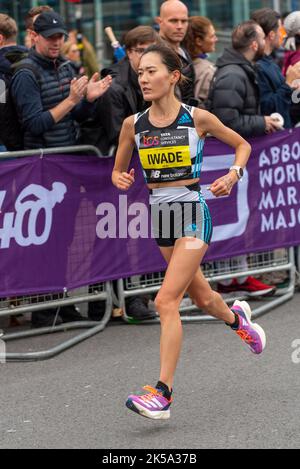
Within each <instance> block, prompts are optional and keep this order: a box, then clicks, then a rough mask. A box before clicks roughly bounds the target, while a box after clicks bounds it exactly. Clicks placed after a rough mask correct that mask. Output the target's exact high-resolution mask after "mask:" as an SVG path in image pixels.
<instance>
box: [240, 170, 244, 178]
mask: <svg viewBox="0 0 300 469" xmlns="http://www.w3.org/2000/svg"><path fill="white" fill-rule="evenodd" d="M243 176H244V170H243V168H239V177H240V178H242V177H243Z"/></svg>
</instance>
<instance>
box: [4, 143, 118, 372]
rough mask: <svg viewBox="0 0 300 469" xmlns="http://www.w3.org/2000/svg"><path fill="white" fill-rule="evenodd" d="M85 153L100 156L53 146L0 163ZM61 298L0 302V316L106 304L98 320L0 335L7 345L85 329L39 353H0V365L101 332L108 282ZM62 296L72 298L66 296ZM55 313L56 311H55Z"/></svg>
mask: <svg viewBox="0 0 300 469" xmlns="http://www.w3.org/2000/svg"><path fill="white" fill-rule="evenodd" d="M83 152H84V153H85V154H95V155H96V156H98V157H102V154H101V153H100V151H99V150H98V149H97V148H96V147H93V146H91V145H82V146H70V147H56V148H49V149H43V148H41V149H38V150H26V151H17V152H3V153H0V162H1V159H7V158H22V157H26V156H34V155H37V156H40V157H42V156H44V155H50V154H60V153H63V154H67V153H71V154H72V155H73V154H76V153H83ZM57 293H58V294H61V295H62V298H60V299H57V296H58V295H57V294H47V295H33V296H24V297H18V298H14V299H12V298H11V299H0V317H4V316H16V315H18V314H22V313H28V312H35V311H41V310H45V309H49V308H60V307H62V306H66V305H71V304H80V303H84V302H90V301H97V300H98V301H99V300H103V301H105V303H106V307H105V313H104V316H103V318H102V320H101V321H99V322H95V321H89V320H86V321H85V320H84V321H76V322H70V323H64V324H61V325H57V326H56V325H53V326H50V327H40V328H37V329H31V330H26V331H19V332H14V333H7V334H4V335H2V336H1V341H4V342H8V341H11V340H15V339H21V338H27V337H35V336H39V335H42V334H49V333H53V332H61V331H68V330H72V329H79V328H80V329H81V328H83V329H84V328H88V329H89V330H88V331H84V332H81V333H79V334H77V335H76V336H75V337H72V338H71V339H67V340H65V341H63V342H62V343H60V344H59V345H56V346H55V347H52V348H50V349H48V350H41V351H35V352H22V353H21V352H6V353H5V354H4V356H2V355H3V354H1V353H0V363H1V360H2V361H3V360H5V361H32V360H44V359H47V358H51V357H53V356H55V355H57V354H59V353H61V352H63V351H64V350H67V349H68V348H70V347H72V346H73V345H76V344H78V343H79V342H82V341H83V340H85V339H88V338H89V337H92V336H93V335H95V334H97V333H98V332H100V331H102V330H103V329H104V328H105V326H106V324H107V323H108V321H109V319H110V316H111V311H112V292H111V284H110V282H106V283H104V284H103V283H101V284H99V285H98V286H97V287H89V288H88V292H87V293H83V294H78V293H77V290H76V291H75V293H74V292H57ZM66 293H68V294H70V295H72V296H68V297H66ZM57 313H58V311H57Z"/></svg>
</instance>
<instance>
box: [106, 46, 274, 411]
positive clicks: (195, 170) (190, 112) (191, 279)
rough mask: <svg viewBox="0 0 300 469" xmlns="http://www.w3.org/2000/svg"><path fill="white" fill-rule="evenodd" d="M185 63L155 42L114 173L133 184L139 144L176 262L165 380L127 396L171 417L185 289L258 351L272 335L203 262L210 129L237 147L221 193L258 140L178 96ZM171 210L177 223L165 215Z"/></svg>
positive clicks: (163, 315)
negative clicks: (221, 290)
mask: <svg viewBox="0 0 300 469" xmlns="http://www.w3.org/2000/svg"><path fill="white" fill-rule="evenodd" d="M180 70H181V63H180V60H179V59H178V56H177V55H176V54H175V53H174V52H173V51H172V49H171V48H169V47H167V46H165V45H153V46H150V47H149V48H148V49H147V50H146V51H145V52H144V53H143V55H142V56H141V60H140V64H139V69H138V76H139V84H140V86H141V89H142V92H143V97H144V100H145V101H150V102H151V106H150V108H149V109H147V110H146V111H144V112H142V113H138V114H136V115H134V116H130V117H128V118H127V119H125V120H124V123H123V127H122V130H121V134H120V140H119V147H118V151H117V155H116V161H115V166H114V169H113V173H112V181H113V184H114V185H115V186H116V187H117V188H118V189H121V190H128V189H129V188H130V186H131V185H132V184H133V183H134V180H135V177H134V169H130V170H129V172H128V168H129V165H130V160H131V155H132V152H133V150H134V148H135V146H136V147H137V149H138V152H139V157H140V161H141V165H142V167H143V172H144V177H145V180H146V183H147V186H148V188H149V191H150V208H151V218H152V226H153V233H154V236H155V238H156V242H157V244H158V246H159V248H160V251H161V253H162V255H163V257H164V258H165V260H166V262H167V264H168V268H167V270H166V274H165V278H164V281H163V284H162V286H161V288H160V290H159V292H158V294H157V296H156V299H155V305H156V308H157V311H158V313H159V317H160V323H161V339H160V376H159V381H158V383H157V384H156V386H155V387H151V386H145V387H144V389H145V391H146V392H145V393H144V394H141V395H139V394H137V395H135V394H131V395H129V397H128V399H127V401H126V406H127V407H128V408H129V409H131V410H133V411H134V412H136V413H138V414H139V415H141V416H144V417H148V418H152V419H167V418H169V417H170V405H171V403H172V387H173V379H174V374H175V369H176V365H177V361H178V358H179V354H180V349H181V343H182V324H181V319H180V314H179V305H180V302H181V300H182V298H183V296H184V294H185V292H187V293H188V294H189V295H190V297H191V298H192V300H193V302H194V303H195V304H196V305H197V306H198V307H199V308H201V309H204V310H205V311H207V313H208V314H210V315H212V316H215V317H216V318H218V319H220V320H223V321H224V322H225V323H226V324H227V325H228V326H230V327H231V328H232V330H233V331H235V332H236V333H237V334H238V335H239V336H240V338H241V339H242V340H243V341H244V342H245V343H246V344H247V345H248V347H249V348H250V350H251V351H252V352H253V353H255V354H259V353H261V352H262V351H263V349H264V347H265V343H266V337H265V333H264V331H263V329H262V328H261V327H260V326H259V325H257V324H253V323H252V322H251V309H250V307H249V305H248V303H246V302H245V301H235V302H234V305H233V306H232V308H231V309H230V308H229V307H228V306H227V304H226V303H225V302H224V301H223V299H222V297H221V296H220V295H219V294H218V293H217V292H215V291H213V290H212V289H211V287H210V285H209V283H208V282H207V280H206V279H205V277H204V275H203V273H202V271H201V268H200V263H201V261H202V259H203V256H204V255H205V253H206V251H207V248H208V245H209V243H210V239H211V235H212V222H211V217H210V213H209V210H208V207H207V205H206V203H205V200H204V199H203V196H202V194H201V189H200V186H199V179H200V172H201V163H202V155H203V145H204V138H205V136H206V134H207V133H210V134H211V135H213V136H214V137H216V138H218V139H219V140H221V141H222V142H224V143H226V144H228V145H230V146H231V147H233V148H234V149H235V161H234V165H233V167H231V168H229V171H228V173H227V174H225V175H224V176H223V177H221V178H219V179H217V180H215V181H214V182H213V184H211V186H210V190H211V192H212V194H214V196H216V197H221V196H227V195H229V194H230V192H231V190H232V187H233V185H234V184H235V183H236V182H237V181H238V180H239V179H240V178H241V177H242V175H243V168H245V166H246V163H247V161H248V158H249V156H250V153H251V146H250V145H249V144H248V143H247V142H246V141H245V140H244V139H243V138H242V137H240V136H239V135H238V134H237V133H235V132H234V131H233V130H231V129H229V128H227V127H225V126H224V125H223V124H222V123H221V122H220V121H219V120H218V119H217V118H216V117H215V116H214V115H212V114H210V113H209V112H207V111H204V110H201V109H196V108H193V107H190V106H187V105H185V104H182V103H180V102H179V101H178V99H177V98H176V96H175V86H176V84H178V83H179V82H180V80H182V79H184V78H182V76H181V71H180ZM170 207H171V210H170ZM171 211H172V215H173V216H171V217H169V221H170V224H171V226H170V224H168V223H167V224H166V223H165V220H166V214H167V213H171ZM165 225H166V226H165Z"/></svg>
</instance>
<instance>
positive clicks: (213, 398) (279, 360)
mask: <svg viewBox="0 0 300 469" xmlns="http://www.w3.org/2000/svg"><path fill="white" fill-rule="evenodd" d="M257 322H258V323H259V324H261V325H262V326H263V327H264V329H265V331H266V333H267V347H266V349H265V352H264V353H263V354H262V355H261V356H259V357H257V356H255V355H253V354H252V353H251V352H250V351H248V349H246V348H245V347H244V346H243V344H242V342H241V340H240V339H239V337H237V336H236V335H235V334H234V333H233V332H232V331H231V330H230V329H229V328H227V327H225V326H224V325H223V324H220V323H197V324H185V326H184V346H183V351H182V355H181V359H180V363H179V367H178V370H177V375H176V383H175V393H174V398H175V400H174V404H173V405H172V408H171V418H170V420H167V421H158V422H157V421H152V420H149V419H145V418H142V417H139V416H138V415H136V414H134V413H133V412H130V411H129V410H128V409H127V408H126V407H125V405H124V402H125V400H126V397H127V395H128V394H129V393H130V392H135V391H138V390H139V389H140V387H141V386H142V385H145V384H151V385H153V384H155V382H156V380H157V376H158V375H157V372H158V368H159V355H158V347H159V326H158V325H155V324H153V325H140V326H135V325H126V324H117V325H116V324H113V325H110V326H108V327H107V328H106V329H105V330H104V331H103V332H102V333H100V334H98V335H97V336H94V337H92V338H90V339H88V340H87V341H85V342H82V343H81V344H78V345H76V346H75V347H73V348H72V349H69V350H67V351H66V352H64V353H62V354H60V355H58V356H56V357H55V358H52V359H50V360H47V361H42V362H34V363H6V364H0V371H1V375H0V376H1V387H0V435H1V439H0V441H1V443H0V447H1V448H101V449H103V448H106V449H112V448H119V449H123V448H145V449H150V448H157V449H160V448H161V449H174V448H182V449H183V448H184V449H186V448H190V449H193V448H199V449H201V448H299V446H300V434H299V417H300V399H299V389H300V363H297V362H298V361H300V293H297V294H296V295H295V296H294V298H293V300H292V301H290V302H288V303H286V304H284V305H283V306H281V307H278V308H276V309H275V310H274V311H272V312H270V313H268V314H266V315H265V316H263V317H261V318H260V319H259V320H257ZM66 334H69V333H65V334H64V335H63V334H59V335H58V334H55V335H53V336H51V337H49V336H42V337H39V338H35V339H34V340H33V339H27V340H22V341H21V340H19V341H17V342H10V343H9V344H8V351H20V350H22V351H27V350H29V349H32V348H37V349H39V348H41V349H47V348H49V347H50V346H53V345H54V344H55V343H58V342H59V341H61V340H62V339H64V338H65V337H66ZM296 339H299V345H298V349H299V352H297V349H295V348H293V347H292V344H293V342H294V341H295V340H296ZM292 354H294V356H292ZM293 358H294V360H293Z"/></svg>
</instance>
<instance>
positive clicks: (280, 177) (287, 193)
mask: <svg viewBox="0 0 300 469" xmlns="http://www.w3.org/2000/svg"><path fill="white" fill-rule="evenodd" d="M259 183H260V188H261V195H260V197H259V205H258V208H259V211H260V215H261V232H262V233H265V232H270V231H275V230H278V229H282V228H283V229H284V228H293V227H295V226H297V225H300V189H299V188H300V184H299V183H300V143H299V141H295V142H293V143H291V144H289V143H286V142H285V143H284V144H282V145H280V146H271V147H269V148H268V149H264V150H263V151H262V152H261V153H260V154H259Z"/></svg>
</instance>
